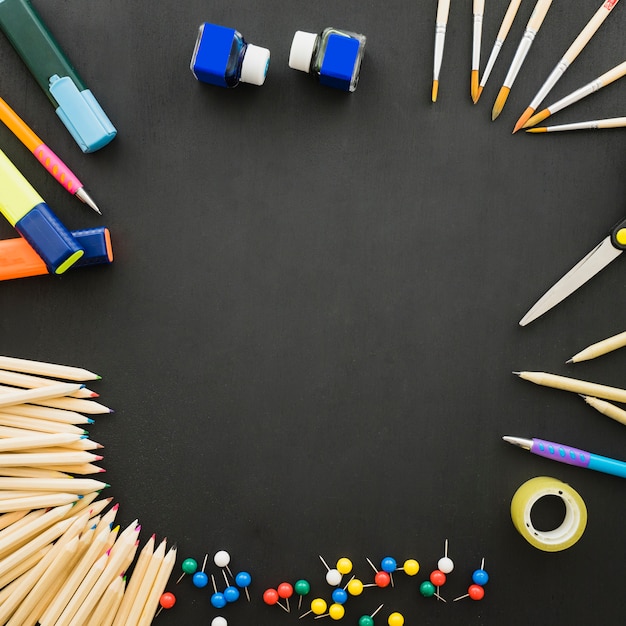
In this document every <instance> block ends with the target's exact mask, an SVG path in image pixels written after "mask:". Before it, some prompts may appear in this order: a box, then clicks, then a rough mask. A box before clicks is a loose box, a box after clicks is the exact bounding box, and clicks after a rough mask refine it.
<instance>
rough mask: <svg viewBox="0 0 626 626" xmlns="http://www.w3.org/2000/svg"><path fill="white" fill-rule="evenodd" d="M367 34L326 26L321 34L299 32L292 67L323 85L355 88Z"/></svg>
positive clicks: (292, 46) (293, 45) (290, 64)
mask: <svg viewBox="0 0 626 626" xmlns="http://www.w3.org/2000/svg"><path fill="white" fill-rule="evenodd" d="M365 39H366V38H365V35H359V34H357V33H352V32H350V31H347V30H339V29H338V28H325V29H324V30H323V31H322V32H321V33H320V34H319V35H318V34H315V33H307V32H304V31H301V30H298V31H296V34H295V35H294V36H293V41H292V42H291V51H290V53H289V67H291V68H292V69H294V70H300V71H301V72H307V73H308V74H313V76H315V77H316V78H317V80H318V81H319V82H320V84H322V85H327V86H328V87H334V88H335V89H341V90H343V91H354V90H355V89H356V86H357V83H358V81H359V72H360V70H361V60H362V58H363V49H364V47H365Z"/></svg>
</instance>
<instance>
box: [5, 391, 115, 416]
mask: <svg viewBox="0 0 626 626" xmlns="http://www.w3.org/2000/svg"><path fill="white" fill-rule="evenodd" d="M37 391H39V390H37ZM24 393H26V392H24ZM1 398H2V396H0V399H1ZM31 403H32V404H36V405H38V406H44V407H50V408H53V409H65V410H67V411H75V412H77V413H87V414H88V415H102V414H105V413H113V409H110V408H109V407H107V406H104V404H101V403H100V402H96V401H95V400H84V399H83V398H69V397H68V396H62V397H60V396H57V397H56V398H49V399H47V400H33V401H32V402H31Z"/></svg>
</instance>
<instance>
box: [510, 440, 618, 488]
mask: <svg viewBox="0 0 626 626" xmlns="http://www.w3.org/2000/svg"><path fill="white" fill-rule="evenodd" d="M502 439H504V441H507V442H508V443H512V444H513V445H514V446H518V447H520V448H524V449H525V450H528V451H529V452H531V453H532V454H538V455H539V456H543V457H546V458H547V459H552V460H553V461H558V462H559V463H567V464H568V465H577V466H578V467H585V468H587V469H591V470H595V471H596V472H604V473H605V474H613V475H614V476H620V477H621V478H626V462H624V461H618V460H617V459H610V458H609V457H606V456H600V455H599V454H593V453H592V452H585V451H584V450H579V449H578V448H572V447H571V446H564V445H563V444H561V443H554V442H553V441H544V440H543V439H523V438H521V437H502Z"/></svg>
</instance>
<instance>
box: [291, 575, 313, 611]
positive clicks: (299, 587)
mask: <svg viewBox="0 0 626 626" xmlns="http://www.w3.org/2000/svg"><path fill="white" fill-rule="evenodd" d="M293 589H294V591H295V592H296V594H298V596H300V597H299V598H298V611H299V610H300V607H301V606H302V598H303V596H306V595H308V594H309V593H310V592H311V585H310V584H309V581H308V580H304V578H301V579H300V580H296V584H295V585H294V586H293Z"/></svg>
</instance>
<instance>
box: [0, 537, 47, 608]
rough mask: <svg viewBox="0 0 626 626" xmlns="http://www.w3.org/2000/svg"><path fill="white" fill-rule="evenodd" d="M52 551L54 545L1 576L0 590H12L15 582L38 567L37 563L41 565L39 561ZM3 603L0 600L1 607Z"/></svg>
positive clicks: (44, 548) (39, 551) (36, 553)
mask: <svg viewBox="0 0 626 626" xmlns="http://www.w3.org/2000/svg"><path fill="white" fill-rule="evenodd" d="M51 549H52V544H51V543H50V544H48V545H47V546H44V547H43V548H41V549H40V550H38V551H36V552H34V553H33V554H31V555H30V556H29V557H27V558H26V559H24V560H23V561H21V562H20V563H18V564H17V565H16V566H15V567H14V568H13V569H12V570H11V571H10V572H9V573H8V574H5V575H4V576H0V589H2V590H3V592H4V590H5V589H10V587H11V584H12V582H15V581H16V580H18V579H19V578H20V577H21V576H22V575H24V574H26V572H29V571H30V570H31V569H33V567H35V565H37V563H39V561H41V559H43V558H44V557H45V556H46V554H48V552H50V550H51ZM9 593H10V592H9ZM7 595H8V594H7ZM1 603H2V600H1V599H0V606H1Z"/></svg>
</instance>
